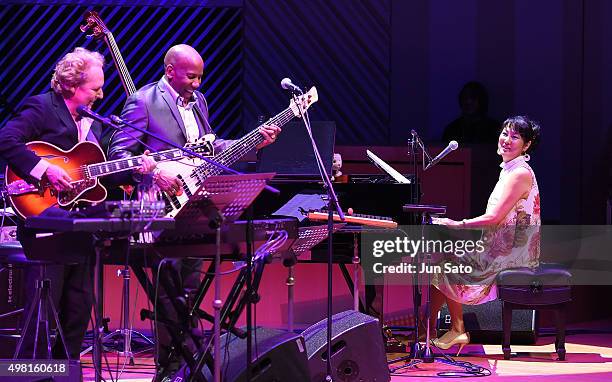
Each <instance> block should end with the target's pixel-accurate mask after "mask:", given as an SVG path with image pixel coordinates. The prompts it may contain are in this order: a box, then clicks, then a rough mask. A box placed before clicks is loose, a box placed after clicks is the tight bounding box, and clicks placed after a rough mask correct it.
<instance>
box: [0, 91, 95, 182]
mask: <svg viewBox="0 0 612 382" xmlns="http://www.w3.org/2000/svg"><path fill="white" fill-rule="evenodd" d="M91 130H92V132H93V133H94V135H95V136H96V138H97V139H98V140H100V134H101V131H102V126H101V125H100V124H99V123H98V122H94V123H93V124H92V125H91ZM78 136H79V135H78V130H77V126H76V124H75V123H74V120H73V119H72V116H70V112H69V111H68V108H67V107H66V104H65V103H64V99H63V98H62V96H61V95H59V94H56V93H55V92H53V91H50V92H48V93H44V94H40V95H36V96H33V97H30V98H28V99H27V100H26V101H25V103H24V104H23V106H22V107H21V109H20V110H19V112H18V113H17V115H16V116H15V117H14V118H13V119H11V120H10V121H8V122H7V123H6V125H4V127H3V128H2V129H0V156H1V157H2V158H4V159H5V160H6V161H7V162H8V165H9V166H11V168H12V169H13V170H14V171H15V172H16V173H17V175H19V176H20V177H22V178H24V179H29V178H30V171H32V169H33V168H34V166H36V164H37V163H38V161H39V160H40V158H39V157H38V156H36V155H35V154H34V153H33V152H32V151H30V150H28V149H27V148H26V146H25V144H26V143H27V142H31V141H45V142H47V143H51V144H54V145H56V146H57V147H59V148H61V149H62V150H69V149H71V148H72V147H73V146H74V145H76V144H77V143H78Z"/></svg>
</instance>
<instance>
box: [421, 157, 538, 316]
mask: <svg viewBox="0 0 612 382" xmlns="http://www.w3.org/2000/svg"><path fill="white" fill-rule="evenodd" d="M500 167H501V168H502V170H501V173H500V175H499V180H498V181H497V184H496V185H495V188H494V189H493V192H492V193H491V196H490V197H489V201H488V203H487V212H489V211H491V209H492V208H493V207H494V206H496V205H497V203H499V199H500V197H501V195H502V192H503V190H504V187H505V185H506V181H507V179H508V177H509V176H510V174H512V173H513V172H514V171H516V170H517V169H519V168H525V169H527V170H529V172H530V173H531V177H532V185H531V190H530V191H529V195H528V196H527V198H526V199H521V200H519V201H518V202H517V203H516V204H515V205H514V206H513V207H512V209H511V210H510V212H509V213H508V215H506V217H505V218H504V220H503V221H502V222H501V223H500V224H499V225H498V226H495V227H491V228H487V229H486V230H484V232H483V234H482V237H481V240H482V241H483V243H484V248H485V250H484V251H483V252H480V253H477V252H472V253H467V254H466V255H464V256H463V257H462V258H461V259H447V260H445V261H446V262H449V261H450V262H453V263H455V264H463V265H469V266H471V267H472V269H473V271H472V272H470V273H469V274H467V273H463V274H462V273H448V274H443V273H442V274H440V273H439V274H436V275H435V276H434V278H433V285H434V286H435V287H436V288H438V289H439V290H440V291H441V292H442V293H444V295H446V296H447V297H448V298H450V299H452V300H455V301H458V302H461V303H463V304H468V305H476V304H482V303H485V302H487V301H491V300H495V299H496V298H497V288H496V285H495V279H496V276H497V274H498V273H499V272H500V271H502V270H504V269H508V268H516V267H531V268H534V267H537V266H538V263H539V257H540V224H541V221H540V193H539V191H538V183H537V181H536V177H535V174H534V173H533V170H532V169H531V166H529V164H527V162H526V160H525V158H524V157H523V156H519V157H517V158H515V159H513V160H511V161H509V162H507V163H502V164H501V165H500Z"/></svg>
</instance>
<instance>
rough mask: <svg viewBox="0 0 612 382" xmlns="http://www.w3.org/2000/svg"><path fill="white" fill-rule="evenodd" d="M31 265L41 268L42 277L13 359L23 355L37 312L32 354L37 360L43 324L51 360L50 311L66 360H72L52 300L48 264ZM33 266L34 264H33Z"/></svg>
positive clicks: (37, 285) (47, 355)
mask: <svg viewBox="0 0 612 382" xmlns="http://www.w3.org/2000/svg"><path fill="white" fill-rule="evenodd" d="M28 262H29V263H30V264H32V263H36V264H38V265H39V266H40V277H39V279H38V280H36V292H35V294H34V302H33V303H32V304H31V305H30V309H28V315H27V318H26V320H25V324H24V327H23V330H22V331H21V338H20V339H19V343H18V344H17V348H16V349H15V355H14V356H13V358H15V359H18V358H19V355H20V354H21V348H22V346H23V343H24V341H25V338H26V336H27V335H28V329H29V327H30V324H31V323H32V318H33V316H34V311H35V310H36V311H37V313H36V322H35V325H36V327H35V329H34V330H35V333H34V336H35V337H34V350H33V352H32V358H34V359H35V358H37V350H38V339H39V334H40V333H39V329H40V325H41V324H43V327H44V340H45V341H44V343H45V345H46V357H47V359H51V334H50V328H49V321H48V316H49V309H50V310H51V313H52V314H53V320H54V322H55V325H56V328H57V332H58V334H59V336H60V340H61V341H62V345H63V348H64V353H65V355H66V359H68V358H70V357H69V356H68V349H67V348H66V342H65V341H64V339H65V337H64V332H63V331H62V326H61V325H60V320H59V316H58V314H57V309H56V307H55V304H54V303H53V299H52V298H51V280H50V279H48V278H46V274H45V273H46V272H45V271H46V268H47V264H46V263H45V262H32V261H28ZM32 265H33V264H32Z"/></svg>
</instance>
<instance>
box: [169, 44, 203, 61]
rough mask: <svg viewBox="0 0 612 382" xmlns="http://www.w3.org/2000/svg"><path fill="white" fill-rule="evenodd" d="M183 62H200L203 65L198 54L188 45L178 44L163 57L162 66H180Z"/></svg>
mask: <svg viewBox="0 0 612 382" xmlns="http://www.w3.org/2000/svg"><path fill="white" fill-rule="evenodd" d="M183 62H200V63H202V65H203V62H202V57H200V53H198V51H197V50H195V49H193V47H192V46H190V45H187V44H179V45H175V46H173V47H172V48H170V49H168V52H167V53H166V56H165V57H164V66H168V65H169V64H172V65H180V64H181V63H183Z"/></svg>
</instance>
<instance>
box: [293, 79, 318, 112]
mask: <svg viewBox="0 0 612 382" xmlns="http://www.w3.org/2000/svg"><path fill="white" fill-rule="evenodd" d="M318 100H319V94H318V93H317V88H315V87H314V86H313V87H311V88H310V90H309V91H308V92H306V93H305V94H302V95H300V96H297V97H296V99H292V100H291V103H290V104H289V107H290V108H291V111H292V112H293V115H295V116H296V117H301V115H302V113H301V112H300V109H302V111H306V110H308V108H309V107H310V105H312V104H313V103H315V102H317V101H318Z"/></svg>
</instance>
